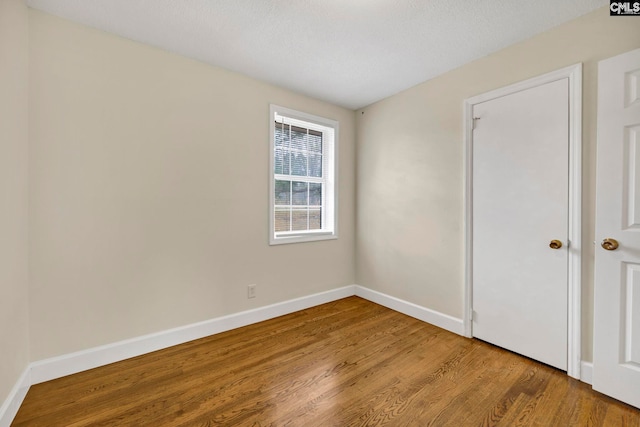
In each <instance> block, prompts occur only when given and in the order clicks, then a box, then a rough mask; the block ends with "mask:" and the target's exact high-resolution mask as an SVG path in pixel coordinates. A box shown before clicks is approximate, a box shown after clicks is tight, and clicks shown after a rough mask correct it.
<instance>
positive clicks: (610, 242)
mask: <svg viewBox="0 0 640 427" xmlns="http://www.w3.org/2000/svg"><path fill="white" fill-rule="evenodd" d="M600 245H601V246H602V248H603V249H606V250H608V251H615V250H616V249H618V246H620V245H619V244H618V241H617V240H616V239H611V238H608V237H607V238H606V239H604V240H603V241H602V243H601V244H600Z"/></svg>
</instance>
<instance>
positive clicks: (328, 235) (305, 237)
mask: <svg viewBox="0 0 640 427" xmlns="http://www.w3.org/2000/svg"><path fill="white" fill-rule="evenodd" d="M337 238H338V235H337V234H336V233H332V232H328V231H323V232H318V233H308V234H292V235H289V236H286V235H285V236H280V237H273V236H272V237H271V239H270V240H269V245H271V246H273V245H286V244H289V243H304V242H316V241H320V240H335V239H337Z"/></svg>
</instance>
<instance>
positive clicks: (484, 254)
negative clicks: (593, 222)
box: [472, 78, 569, 370]
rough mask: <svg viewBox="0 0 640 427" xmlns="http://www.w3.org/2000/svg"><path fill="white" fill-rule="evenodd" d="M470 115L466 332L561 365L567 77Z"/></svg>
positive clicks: (564, 321) (564, 297)
mask: <svg viewBox="0 0 640 427" xmlns="http://www.w3.org/2000/svg"><path fill="white" fill-rule="evenodd" d="M473 116H474V118H475V128H474V131H473V139H472V141H473V167H472V169H473V178H472V179H473V183H472V188H473V190H472V193H473V195H472V215H473V220H472V221H473V226H472V236H473V237H472V242H473V243H472V247H473V249H472V284H473V324H472V328H473V329H472V330H473V336H474V337H477V338H479V339H482V340H485V341H488V342H490V343H493V344H496V345H498V346H500V347H503V348H506V349H509V350H512V351H514V352H517V353H520V354H522V355H525V356H528V357H531V358H533V359H536V360H539V361H541V362H544V363H547V364H549V365H552V366H555V367H557V368H560V369H563V370H566V369H567V313H568V309H567V290H568V279H567V275H568V252H567V247H568V242H567V236H568V207H569V80H568V78H563V79H560V80H556V81H553V82H550V83H546V84H543V85H540V86H537V87H534V88H530V89H526V90H522V91H520V92H517V93H513V94H510V95H507V96H503V97H500V98H497V99H493V100H490V101H487V102H483V103H480V104H477V105H474V107H473ZM552 241H558V242H554V243H552ZM560 244H561V245H562V246H559V245H560ZM550 245H551V246H559V247H558V248H557V249H552V248H551V247H550Z"/></svg>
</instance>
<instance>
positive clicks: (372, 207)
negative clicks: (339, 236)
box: [356, 7, 640, 360]
mask: <svg viewBox="0 0 640 427" xmlns="http://www.w3.org/2000/svg"><path fill="white" fill-rule="evenodd" d="M608 15H609V13H608V8H606V7H605V8H602V9H599V10H597V11H595V12H593V13H590V14H588V15H585V16H583V17H581V18H579V19H577V20H574V21H571V22H569V23H567V24H564V25H562V26H560V27H557V28H555V29H553V30H551V31H548V32H546V33H543V34H540V35H538V36H536V37H533V38H531V39H529V40H527V41H525V42H522V43H519V44H517V45H514V46H511V47H509V48H507V49H504V50H502V51H499V52H497V53H495V54H493V55H490V56H488V57H485V58H483V59H480V60H478V61H475V62H472V63H470V64H467V65H465V66H463V67H461V68H459V69H456V70H454V71H451V72H449V73H447V74H445V75H442V76H440V77H438V78H435V79H433V80H430V81H427V82H425V83H422V84H420V85H418V86H416V87H414V88H411V89H409V90H407V91H404V92H402V93H399V94H397V95H395V96H392V97H390V98H388V99H385V100H383V101H380V102H378V103H376V104H373V105H371V106H369V107H367V108H365V109H363V110H361V111H360V112H358V114H357V118H358V122H357V133H358V147H357V152H358V155H357V164H358V174H357V182H358V190H357V192H358V198H357V206H358V211H357V212H358V214H357V220H356V222H357V233H356V234H357V241H356V253H357V274H356V280H357V282H358V284H360V285H363V286H367V287H370V288H373V289H376V290H379V291H381V292H384V293H387V294H390V295H393V296H396V297H399V298H403V299H406V300H408V301H411V302H413V303H416V304H419V305H422V306H425V307H428V308H431V309H434V310H437V311H440V312H443V313H446V314H449V315H452V316H456V317H462V311H463V260H464V254H463V181H462V177H463V163H462V161H463V160H462V155H463V145H462V135H463V131H462V103H463V100H464V99H465V98H469V97H471V96H474V95H477V94H480V93H483V92H486V91H489V90H492V89H496V88H499V87H502V86H506V85H508V84H510V83H514V82H517V81H521V80H524V79H527V78H530V77H534V76H537V75H540V74H543V73H546V72H549V71H553V70H556V69H559V68H562V67H564V66H568V65H572V64H575V63H578V62H583V63H584V75H583V77H584V91H583V96H584V99H583V103H584V104H583V144H584V157H583V162H584V166H583V167H584V175H583V179H584V182H583V185H584V189H583V221H584V232H583V241H584V245H583V253H584V265H583V276H584V278H583V282H584V283H583V313H582V315H583V359H585V360H591V347H592V319H593V314H592V313H593V257H594V247H593V245H592V244H591V242H592V241H593V240H594V203H595V148H596V73H597V62H598V61H599V60H601V59H603V58H607V57H610V56H614V55H616V54H619V53H622V52H625V51H628V50H631V49H633V48H637V47H640V25H638V20H636V19H633V18H631V19H629V18H620V17H609V16H608Z"/></svg>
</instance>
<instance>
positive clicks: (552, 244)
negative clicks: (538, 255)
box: [549, 240, 562, 249]
mask: <svg viewBox="0 0 640 427" xmlns="http://www.w3.org/2000/svg"><path fill="white" fill-rule="evenodd" d="M549 247H550V248H551V249H560V248H561V247H562V242H561V241H560V240H552V241H551V242H550V243H549Z"/></svg>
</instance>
